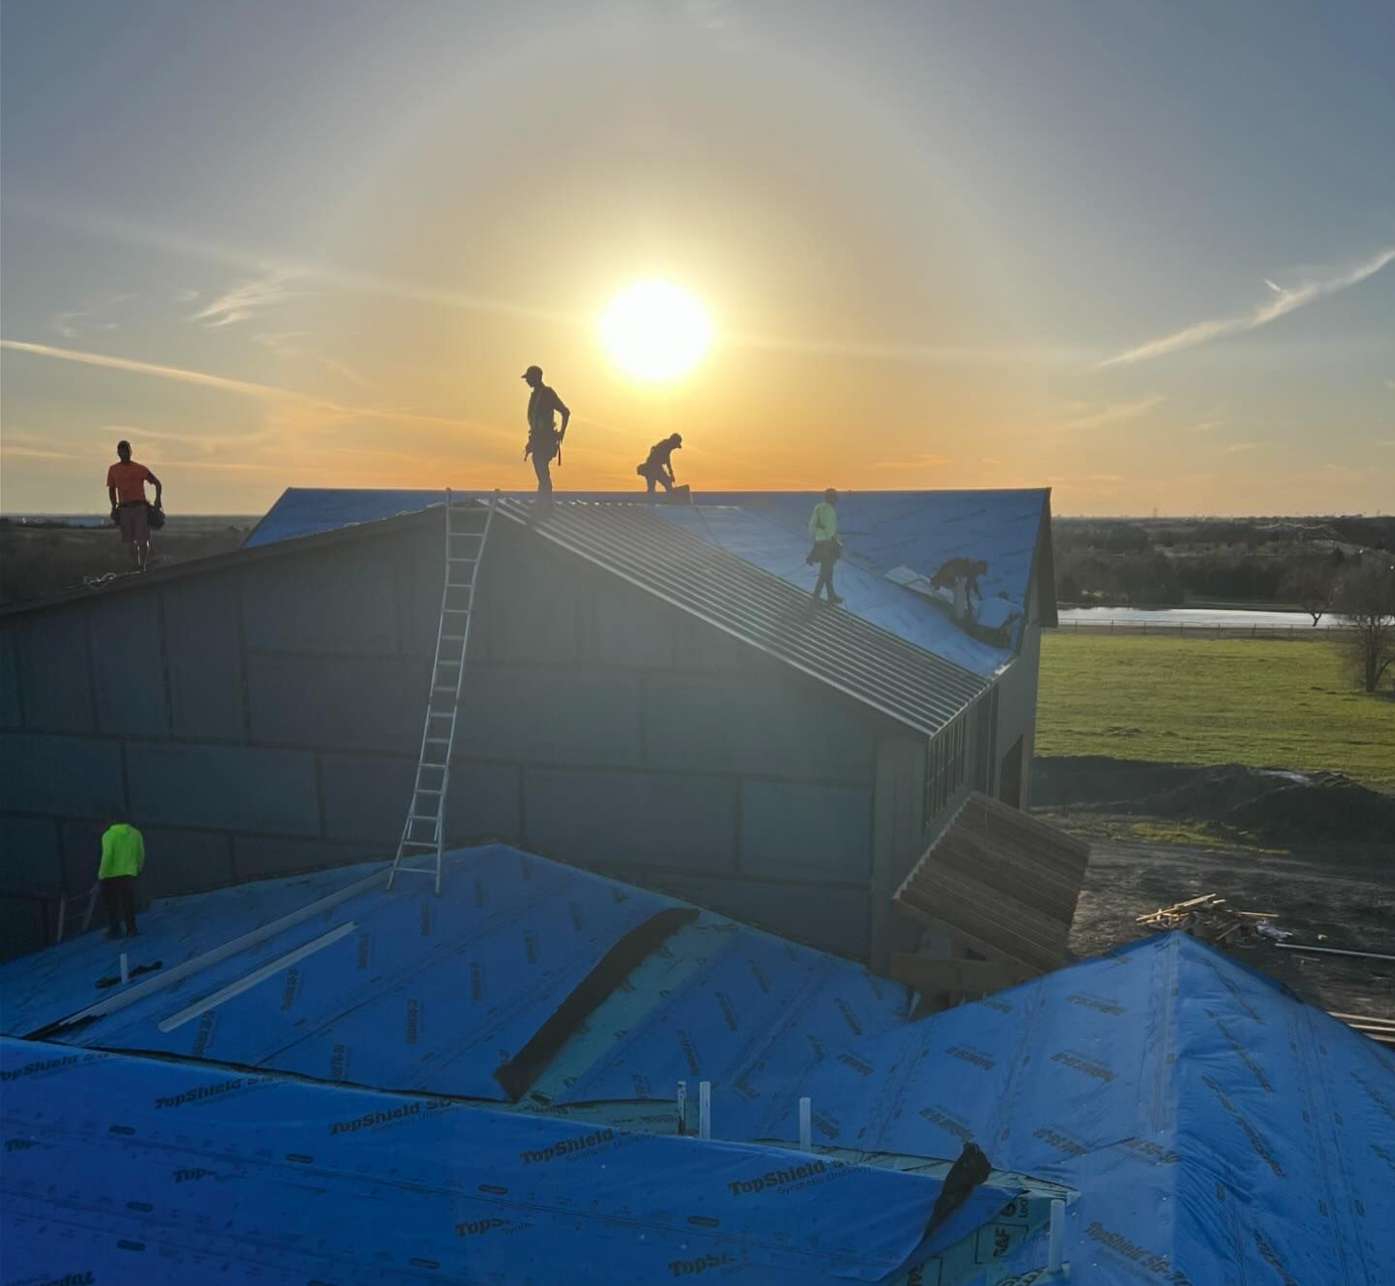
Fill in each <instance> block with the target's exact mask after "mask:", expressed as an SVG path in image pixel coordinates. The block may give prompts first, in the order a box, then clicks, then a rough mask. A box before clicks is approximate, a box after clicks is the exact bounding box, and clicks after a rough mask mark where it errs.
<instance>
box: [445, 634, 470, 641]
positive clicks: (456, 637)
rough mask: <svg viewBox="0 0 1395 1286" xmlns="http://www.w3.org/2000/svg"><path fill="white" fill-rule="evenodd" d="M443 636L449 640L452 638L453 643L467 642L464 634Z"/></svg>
mask: <svg viewBox="0 0 1395 1286" xmlns="http://www.w3.org/2000/svg"><path fill="white" fill-rule="evenodd" d="M441 638H442V639H448V640H450V642H452V643H463V642H465V636H464V635H463V634H442V635H441Z"/></svg>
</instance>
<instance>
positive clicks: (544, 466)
mask: <svg viewBox="0 0 1395 1286" xmlns="http://www.w3.org/2000/svg"><path fill="white" fill-rule="evenodd" d="M531 447H532V454H533V472H534V473H536V474H537V475H538V495H540V496H545V497H547V498H548V499H549V500H550V499H551V498H552V457H553V456H555V455H556V454H557V445H556V443H554V442H543V441H539V440H537V439H533V441H532V442H531Z"/></svg>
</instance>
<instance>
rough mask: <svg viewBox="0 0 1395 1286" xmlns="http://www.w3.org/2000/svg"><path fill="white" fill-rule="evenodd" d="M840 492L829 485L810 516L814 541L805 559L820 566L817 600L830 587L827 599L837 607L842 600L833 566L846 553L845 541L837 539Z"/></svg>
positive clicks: (811, 537)
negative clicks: (837, 592) (821, 591)
mask: <svg viewBox="0 0 1395 1286" xmlns="http://www.w3.org/2000/svg"><path fill="white" fill-rule="evenodd" d="M837 505H838V493H837V492H836V491H835V490H834V489H833V488H832V487H829V489H828V490H827V491H825V492H824V493H823V500H822V502H821V503H819V504H817V505H815V506H814V512H813V513H812V514H811V515H810V516H809V538H810V539H811V540H812V541H813V542H814V545H813V548H812V549H810V550H809V556H808V557H807V558H805V560H804V561H805V562H806V563H808V564H809V565H810V566H813V564H814V563H818V565H819V579H818V581H817V583H816V584H815V585H814V601H815V602H818V598H819V591H820V590H821V589H824V588H827V590H828V601H829V602H830V603H832V604H833V606H834V607H837V606H838V604H839V603H841V602H842V601H843V600H842V599H841V598H840V597H839V596H838V595H837V594H835V593H834V592H833V565H834V564H835V563H836V562H837V561H838V560H839V559H840V558H841V557H842V556H843V542H842V541H841V540H839V539H838V509H837Z"/></svg>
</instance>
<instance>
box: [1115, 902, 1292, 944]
mask: <svg viewBox="0 0 1395 1286" xmlns="http://www.w3.org/2000/svg"><path fill="white" fill-rule="evenodd" d="M1274 914H1275V913H1274V912H1273V911H1241V910H1238V909H1237V908H1235V907H1232V906H1230V905H1229V903H1227V902H1226V900H1225V898H1223V897H1221V896H1220V895H1219V894H1216V893H1203V894H1202V895H1201V896H1200V897H1194V898H1188V899H1187V900H1186V901H1185V902H1174V903H1173V904H1172V905H1171V906H1165V907H1160V908H1159V909H1158V910H1156V911H1150V912H1149V913H1148V914H1147V915H1140V916H1139V917H1138V918H1137V920H1135V923H1136V924H1141V925H1144V926H1146V927H1148V928H1150V929H1180V930H1181V931H1182V932H1183V933H1190V934H1191V935H1192V936H1193V937H1194V938H1200V939H1201V940H1202V941H1203V942H1229V943H1231V944H1232V945H1236V944H1237V943H1238V942H1240V941H1244V940H1246V939H1249V940H1251V941H1254V940H1259V939H1268V940H1270V941H1274V940H1276V939H1279V938H1286V937H1288V936H1289V935H1288V934H1287V933H1285V932H1283V930H1281V929H1275V928H1274V927H1273V926H1272V925H1271V924H1270V923H1269V921H1270V920H1271V919H1272V918H1273V916H1274Z"/></svg>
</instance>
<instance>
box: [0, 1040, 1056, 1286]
mask: <svg viewBox="0 0 1395 1286" xmlns="http://www.w3.org/2000/svg"><path fill="white" fill-rule="evenodd" d="M0 1076H3V1080H4V1099H3V1104H0V1117H2V1118H3V1147H4V1157H5V1165H4V1172H3V1195H4V1207H3V1226H4V1244H3V1255H4V1266H3V1276H2V1279H3V1282H4V1283H5V1284H6V1286H12V1284H13V1286H18V1283H22V1282H23V1283H40V1282H42V1283H50V1282H67V1281H71V1282H99V1283H103V1284H123V1286H124V1284H128V1283H129V1284H130V1286H159V1284H161V1283H177V1284H178V1286H187V1284H188V1283H193V1282H207V1281H220V1282H259V1283H267V1284H269V1286H290V1284H291V1283H294V1284H295V1286H305V1284H306V1283H311V1282H318V1283H322V1284H323V1283H340V1284H342V1286H347V1284H348V1283H351V1282H374V1283H381V1284H384V1286H387V1284H391V1283H403V1284H406V1283H422V1282H428V1281H450V1282H456V1283H462V1284H470V1286H486V1284H487V1286H503V1284H505V1283H507V1284H510V1286H512V1284H515V1283H517V1284H524V1283H529V1282H533V1283H543V1282H548V1283H553V1282H563V1281H565V1282H575V1283H615V1284H616V1286H624V1284H626V1283H635V1284H636V1286H639V1284H644V1283H653V1282H659V1281H671V1280H675V1279H679V1278H684V1277H693V1276H703V1275H705V1276H708V1277H710V1278H712V1279H717V1280H722V1281H730V1282H737V1283H751V1286H756V1284H757V1283H759V1284H761V1286H767V1284H769V1286H779V1284H780V1283H790V1284H791V1286H795V1284H803V1283H808V1282H810V1281H816V1280H821V1281H868V1282H871V1281H881V1280H884V1279H886V1278H888V1277H890V1276H892V1275H893V1274H896V1273H898V1272H900V1271H902V1270H904V1269H907V1268H914V1267H915V1266H916V1265H920V1264H928V1267H927V1269H926V1272H925V1274H923V1279H924V1280H935V1281H940V1280H943V1278H942V1276H941V1273H940V1266H939V1265H938V1264H935V1263H931V1262H929V1261H932V1260H933V1259H934V1258H935V1257H937V1256H939V1255H940V1254H941V1252H942V1251H945V1250H947V1249H948V1248H949V1247H951V1246H953V1245H955V1244H956V1243H957V1244H960V1245H962V1243H963V1241H964V1239H965V1238H968V1237H971V1236H972V1235H973V1234H974V1232H975V1230H976V1229H979V1228H980V1227H981V1226H983V1225H985V1224H988V1223H990V1221H995V1218H996V1217H997V1216H999V1212H1002V1211H1004V1209H1005V1207H1006V1208H1009V1210H1011V1208H1014V1207H1016V1206H1017V1205H1019V1204H1020V1203H1019V1202H1018V1201H1017V1198H1018V1197H1019V1196H1020V1194H1021V1190H1020V1189H1016V1188H1013V1189H1006V1188H1000V1187H994V1186H990V1185H985V1186H983V1187H980V1188H978V1189H976V1190H975V1191H974V1192H973V1193H972V1194H971V1195H970V1197H969V1198H968V1200H967V1201H966V1202H965V1203H964V1204H963V1205H962V1206H961V1207H960V1208H959V1209H958V1211H957V1212H956V1213H955V1214H954V1215H953V1216H952V1217H951V1218H950V1219H949V1220H948V1221H947V1222H946V1223H943V1224H941V1225H940V1226H939V1227H938V1228H937V1229H936V1231H935V1232H934V1233H933V1234H931V1233H929V1232H928V1226H929V1223H930V1218H931V1214H932V1211H933V1210H934V1207H935V1202H936V1200H937V1199H938V1197H939V1195H940V1192H941V1190H942V1186H943V1185H942V1183H941V1182H940V1181H939V1180H938V1179H935V1178H931V1177H928V1176H924V1175H917V1174H911V1173H899V1172H897V1171H894V1170H889V1169H880V1168H873V1167H867V1166H858V1165H844V1164H839V1163H838V1162H835V1161H832V1160H826V1159H822V1158H817V1157H813V1156H807V1155H803V1154H798V1153H792V1152H789V1151H784V1150H777V1149H772V1148H761V1147H753V1146H748V1145H741V1144H732V1143H718V1142H699V1141H697V1140H692V1139H680V1138H663V1137H659V1136H655V1135H644V1134H627V1133H624V1132H622V1131H619V1130H615V1129H611V1128H596V1127H594V1126H592V1125H576V1124H571V1123H568V1122H563V1121H557V1120H550V1119H546V1118H541V1117H534V1116H527V1115H522V1114H503V1113H496V1112H489V1111H483V1110H478V1109H472V1108H464V1107H461V1106H460V1105H458V1104H454V1103H450V1102H446V1101H443V1100H440V1099H434V1098H422V1097H408V1096H398V1095H390V1094H382V1093H376V1092H372V1091H364V1090H350V1089H344V1088H340V1087H336V1086H327V1085H321V1084H315V1083H313V1082H306V1081H295V1080H288V1079H285V1078H282V1077H278V1076H265V1075H258V1074H255V1073H247V1072H242V1071H237V1070H228V1069H221V1068H215V1067H206V1066H198V1065H192V1064H189V1063H183V1062H168V1061H156V1060H152V1059H149V1058H137V1057H130V1056H123V1055H112V1054H101V1053H91V1052H84V1051H76V1050H73V1049H71V1048H69V1047H66V1046H57V1045H46V1044H42V1043H39V1042H26V1041H17V1040H12V1039H8V1038H5V1039H0ZM1012 1217H1013V1216H1012V1214H1011V1213H1009V1214H1008V1215H1007V1216H1006V1220H1007V1222H1003V1223H998V1224H997V1225H996V1228H997V1234H998V1235H999V1236H1001V1237H1003V1238H1004V1239H1005V1240H1011V1238H1012V1236H1013V1233H1014V1229H1013V1226H1012V1223H1011V1219H1012ZM1016 1231H1017V1232H1018V1234H1019V1235H1018V1236H1017V1240H1018V1241H1019V1242H1021V1241H1026V1240H1027V1237H1026V1231H1027V1230H1026V1229H1025V1227H1022V1228H1019V1229H1017V1230H1016ZM1040 1241H1041V1238H1040V1237H1036V1238H1032V1239H1030V1242H1031V1244H1033V1245H1034V1246H1036V1252H1035V1253H1036V1254H1037V1255H1038V1257H1040V1253H1041V1251H1040ZM932 1272H933V1274H934V1276H933V1277H931V1276H930V1273H932ZM956 1280H962V1278H956Z"/></svg>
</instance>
